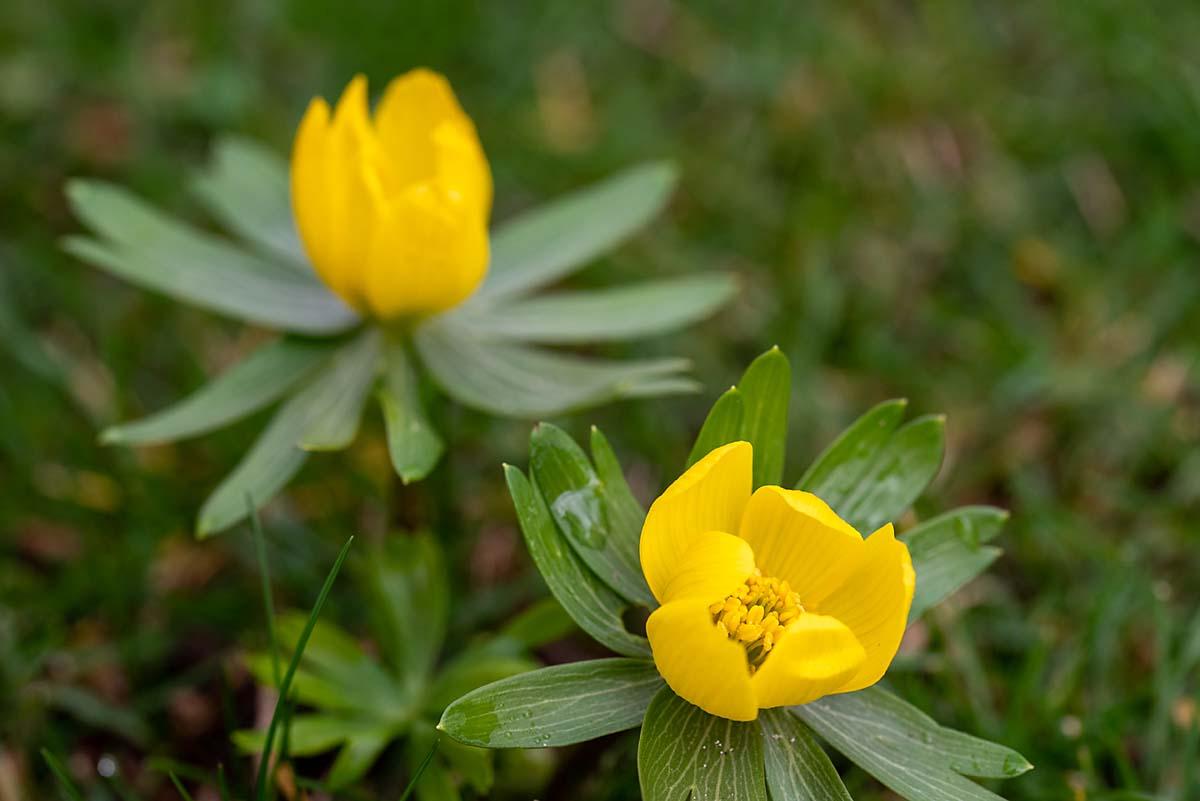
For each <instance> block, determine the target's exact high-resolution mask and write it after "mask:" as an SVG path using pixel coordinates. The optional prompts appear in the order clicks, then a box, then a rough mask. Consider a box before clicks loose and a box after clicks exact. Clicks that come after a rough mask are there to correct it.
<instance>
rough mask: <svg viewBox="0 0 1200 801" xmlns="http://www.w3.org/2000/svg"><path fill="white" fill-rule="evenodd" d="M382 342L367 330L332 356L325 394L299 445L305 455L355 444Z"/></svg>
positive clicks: (315, 409)
mask: <svg viewBox="0 0 1200 801" xmlns="http://www.w3.org/2000/svg"><path fill="white" fill-rule="evenodd" d="M379 338H380V334H379V332H378V331H376V330H375V329H368V330H366V331H364V332H363V333H361V334H359V335H358V336H357V337H355V338H354V339H353V340H352V341H351V342H350V343H349V344H347V345H344V346H343V347H342V348H341V349H340V350H338V352H337V353H336V354H334V356H333V360H332V363H331V365H330V368H329V370H328V374H327V377H326V378H325V379H324V380H323V381H322V382H321V385H322V387H323V388H324V392H323V394H322V397H321V398H320V400H319V401H317V404H316V408H314V409H313V413H312V414H311V415H310V417H309V420H308V422H307V424H306V425H305V427H304V433H303V434H302V435H301V437H300V441H299V445H300V447H301V448H303V449H304V450H306V451H336V450H341V449H342V448H345V447H346V446H348V445H349V444H350V443H351V442H353V441H354V437H355V436H356V435H357V434H358V424H359V421H360V420H361V419H362V410H363V404H364V403H365V402H366V399H367V393H368V392H369V391H370V389H371V386H372V385H373V384H374V382H375V376H376V373H377V371H378V369H379V344H380V343H379Z"/></svg>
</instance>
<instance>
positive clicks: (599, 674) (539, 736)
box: [438, 659, 665, 748]
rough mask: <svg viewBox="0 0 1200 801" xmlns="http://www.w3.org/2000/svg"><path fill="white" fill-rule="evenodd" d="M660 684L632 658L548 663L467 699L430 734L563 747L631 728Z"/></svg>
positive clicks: (647, 666) (492, 743)
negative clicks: (439, 732)
mask: <svg viewBox="0 0 1200 801" xmlns="http://www.w3.org/2000/svg"><path fill="white" fill-rule="evenodd" d="M664 686H665V685H664V683H663V680H662V678H661V677H660V676H659V675H658V671H657V670H656V669H655V667H654V663H652V662H648V661H645V660H640V659H597V660H593V661H590V662H576V663H574V664H569V665H555V666H554V667H548V668H542V669H541V670H535V671H533V672H532V673H524V674H522V675H520V676H513V677H512V678H508V679H503V680H501V681H498V682H496V683H494V684H489V685H487V686H484V687H480V688H479V689H478V690H475V691H474V692H471V693H468V694H467V695H465V696H463V697H462V698H459V699H458V700H457V701H455V702H454V703H452V704H451V705H450V706H449V707H447V708H446V711H445V713H444V714H443V715H442V721H441V723H439V724H438V728H439V729H441V730H442V731H443V732H445V733H446V734H448V735H449V736H451V737H453V738H455V739H456V740H459V741H461V742H464V743H467V744H470V745H477V746H482V747H485V748H543V747H547V746H556V745H570V744H572V743H579V742H583V741H585V740H592V739H595V738H596V737H602V736H604V735H606V734H612V733H613V732H618V731H624V730H625V729H631V728H633V727H634V726H637V725H638V724H639V723H640V722H641V721H642V716H643V715H644V714H645V712H646V707H647V705H648V704H649V703H650V699H651V698H653V697H654V695H655V693H657V692H658V691H659V690H660V689H661V688H662V687H664Z"/></svg>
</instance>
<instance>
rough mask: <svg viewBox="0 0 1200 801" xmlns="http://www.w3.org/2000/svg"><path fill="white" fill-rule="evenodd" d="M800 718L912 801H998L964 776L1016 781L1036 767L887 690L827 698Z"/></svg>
mask: <svg viewBox="0 0 1200 801" xmlns="http://www.w3.org/2000/svg"><path fill="white" fill-rule="evenodd" d="M792 712H793V713H794V714H796V715H798V716H799V717H800V719H801V720H803V721H804V722H805V723H807V724H808V725H809V726H811V727H812V728H813V730H815V731H816V732H817V734H819V735H821V737H823V738H824V739H825V740H827V741H828V742H829V743H830V744H831V745H832V746H833V747H834V748H836V749H837V750H839V751H841V752H842V753H843V754H845V755H846V757H848V758H849V759H850V760H851V761H852V762H854V763H856V764H857V765H858V766H859V767H861V768H862V769H863V770H865V771H866V772H867V773H869V774H871V775H872V776H874V777H875V778H876V779H878V780H879V781H880V782H882V783H883V784H884V785H886V786H887V787H889V788H891V789H892V790H893V791H895V792H896V793H898V794H899V795H901V796H903V797H904V798H906V799H909V801H997V799H999V798H1000V797H999V796H997V795H996V794H995V793H992V792H991V791H989V790H985V789H984V788H982V787H980V786H979V785H977V784H975V783H974V782H971V781H969V780H968V779H965V778H963V776H979V777H986V778H1009V777H1013V776H1019V775H1021V774H1022V773H1024V772H1025V771H1027V770H1029V769H1030V768H1031V767H1032V766H1031V765H1030V764H1029V762H1027V761H1026V760H1025V758H1024V757H1022V756H1021V755H1020V754H1018V753H1017V752H1016V751H1013V750H1012V749H1010V748H1006V747H1004V746H1002V745H997V744H995V743H989V742H987V741H986V740H981V739H979V738H976V737H971V736H969V735H966V734H962V733H961V732H956V731H953V730H951V729H946V728H943V727H942V726H939V725H938V724H937V723H936V722H935V721H933V720H932V719H931V718H930V717H929V716H927V715H925V714H924V713H923V712H921V711H920V710H918V709H916V708H915V707H913V706H912V705H910V704H908V703H906V702H904V701H902V700H900V699H899V698H897V697H896V696H894V695H892V694H891V693H889V692H887V691H886V690H883V689H881V688H879V687H871V688H868V689H866V690H862V691H860V692H857V693H849V694H846V695H830V696H826V697H825V698H822V699H820V700H819V701H814V702H813V703H811V704H805V705H804V706H798V707H792Z"/></svg>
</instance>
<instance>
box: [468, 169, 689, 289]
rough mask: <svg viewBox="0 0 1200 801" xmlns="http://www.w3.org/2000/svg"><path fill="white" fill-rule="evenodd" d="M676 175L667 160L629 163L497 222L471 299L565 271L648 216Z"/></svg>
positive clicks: (545, 280)
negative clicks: (610, 174) (484, 274)
mask: <svg viewBox="0 0 1200 801" xmlns="http://www.w3.org/2000/svg"><path fill="white" fill-rule="evenodd" d="M675 180H676V174H675V169H674V168H673V167H672V166H671V165H669V164H661V163H660V164H646V165H642V166H639V167H633V168H631V169H628V170H625V171H623V172H620V173H618V174H617V175H615V176H613V177H611V178H608V179H606V180H604V181H601V182H600V183H598V184H595V185H594V186H590V187H588V188H587V189H583V190H581V191H578V192H574V193H572V194H570V195H567V196H566V197H563V198H559V199H557V200H554V201H551V202H550V203H548V204H546V205H544V206H541V207H539V208H537V209H534V210H533V211H530V212H526V213H525V214H523V215H521V216H520V217H517V218H516V219H514V220H511V221H509V222H506V223H504V224H503V225H500V226H499V227H497V229H496V231H495V232H494V233H493V234H492V241H491V246H492V262H491V266H490V267H489V269H488V276H487V279H486V280H485V281H484V283H483V286H481V287H480V288H479V292H478V293H477V294H476V296H475V298H474V299H473V301H474V302H476V303H485V302H489V301H492V300H495V299H498V298H503V297H508V296H512V295H519V294H521V293H523V292H527V291H529V290H531V289H534V288H536V287H539V286H544V285H546V284H550V283H553V282H554V281H557V280H558V279H560V278H562V277H564V276H566V275H570V274H571V273H572V272H574V271H575V270H576V269H579V268H581V267H583V266H584V265H585V264H587V263H588V262H589V261H591V260H592V259H594V258H596V257H597V256H600V255H602V254H603V253H605V252H607V251H609V250H611V249H612V248H614V247H616V246H617V245H618V244H620V243H621V242H622V241H624V240H625V239H626V238H628V237H629V236H630V235H632V234H633V233H634V232H635V231H637V230H638V229H639V228H641V227H642V226H643V225H645V224H646V223H647V222H649V221H650V219H651V218H652V217H654V215H656V214H657V213H658V212H659V210H660V209H661V208H662V206H663V204H664V203H665V202H666V200H667V197H668V196H669V195H670V192H671V189H672V188H673V187H674V185H675Z"/></svg>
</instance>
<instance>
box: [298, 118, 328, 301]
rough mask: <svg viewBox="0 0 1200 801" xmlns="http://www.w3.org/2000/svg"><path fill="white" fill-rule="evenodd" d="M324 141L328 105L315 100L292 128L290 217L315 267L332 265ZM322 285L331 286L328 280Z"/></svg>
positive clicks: (326, 134) (326, 148)
mask: <svg viewBox="0 0 1200 801" xmlns="http://www.w3.org/2000/svg"><path fill="white" fill-rule="evenodd" d="M328 142H329V104H328V103H326V102H325V99H324V98H321V97H315V98H313V100H312V102H311V103H309V104H308V109H307V110H306V111H305V112H304V118H303V119H302V120H301V121H300V127H299V128H297V129H296V139H295V141H294V142H293V144H292V162H291V196H292V214H293V216H294V217H295V219H296V230H297V232H298V233H299V235H300V241H301V243H303V245H304V252H305V253H306V254H308V258H309V260H310V261H311V262H312V263H313V264H315V265H320V264H324V265H329V264H332V263H333V257H332V255H331V254H332V250H331V248H332V245H333V239H334V234H333V232H332V231H330V230H329V208H328V201H329V193H328V192H327V191H326V188H325V161H326V159H327V158H328ZM326 282H327V283H331V282H330V281H329V279H326Z"/></svg>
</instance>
